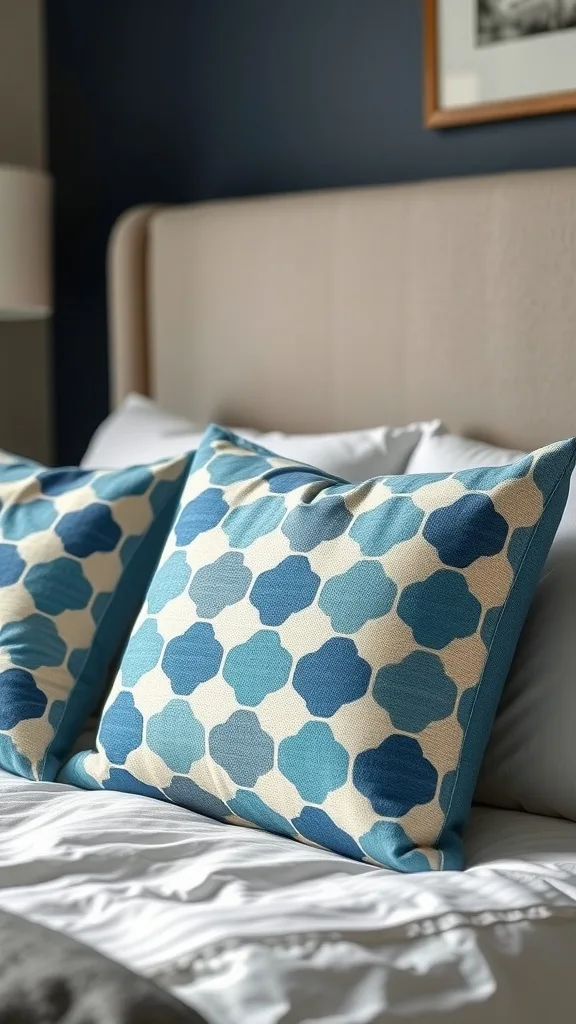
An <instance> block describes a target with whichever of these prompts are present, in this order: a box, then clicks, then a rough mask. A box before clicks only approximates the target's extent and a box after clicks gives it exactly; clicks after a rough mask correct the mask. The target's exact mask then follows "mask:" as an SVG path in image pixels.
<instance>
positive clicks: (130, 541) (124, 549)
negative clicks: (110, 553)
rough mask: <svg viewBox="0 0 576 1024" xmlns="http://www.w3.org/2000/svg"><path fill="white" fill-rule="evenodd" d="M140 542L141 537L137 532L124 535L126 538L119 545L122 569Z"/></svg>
mask: <svg viewBox="0 0 576 1024" xmlns="http://www.w3.org/2000/svg"><path fill="white" fill-rule="evenodd" d="M141 543H142V537H141V536H140V535H138V534H135V535H133V536H130V537H126V540H124V541H122V545H121V547H120V561H121V562H122V568H123V569H125V568H126V566H127V565H128V563H129V562H130V561H131V559H132V558H133V557H134V555H135V554H136V552H137V551H138V548H139V547H140V545H141Z"/></svg>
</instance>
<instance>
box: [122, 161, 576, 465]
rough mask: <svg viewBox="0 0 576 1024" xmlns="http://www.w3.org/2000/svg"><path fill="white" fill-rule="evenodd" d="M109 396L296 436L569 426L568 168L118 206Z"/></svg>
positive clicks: (574, 333) (572, 212) (573, 187)
mask: <svg viewBox="0 0 576 1024" xmlns="http://www.w3.org/2000/svg"><path fill="white" fill-rule="evenodd" d="M109 299H110V303H109V312H110V329H111V366H112V375H113V379H112V384H113V396H114V401H115V403H117V402H118V401H119V400H120V399H121V398H122V396H123V395H124V394H126V393H127V392H128V391H130V390H136V391H140V392H143V393H150V394H153V395H154V396H155V397H157V398H158V400H159V401H160V402H161V403H162V404H163V405H164V406H166V407H168V408H169V409H171V410H172V411H174V412H177V413H181V414H187V415H189V416H190V417H191V418H192V419H194V420H196V421H198V422H204V421H207V420H211V419H215V420H218V421H220V422H224V423H236V424H238V423H240V424H246V425H253V426H257V427H266V428H274V427H276V428H279V429H286V430H291V431H299V430H301V431H307V430H311V431H315V430H324V429H327V430H329V429H347V428H353V427H358V426H363V425H375V424H377V423H383V422H384V423H398V424H400V423H404V422H407V421H409V420H412V419H421V418H427V417H433V416H439V417H441V418H442V419H444V421H445V422H446V423H447V424H448V425H449V426H450V428H451V429H453V430H458V431H459V432H465V433H466V432H467V433H469V434H471V435H474V436H483V437H486V438H488V439H493V440H496V441H499V442H501V443H503V444H510V445H514V446H517V447H526V448H531V447H536V446H538V445H540V444H544V443H547V442H548V441H551V440H553V439H556V438H559V437H562V436H567V435H569V434H573V433H575V432H576V169H574V170H564V171H547V172H538V173H531V174H522V175H500V176H495V177H487V178H475V179H454V180H449V181H443V182H436V183H430V184H418V185H402V186H394V187H379V188H369V189H349V190H343V191H331V192H318V193H312V194H304V195H303V194H298V195H291V196H285V197H284V196H283V197H274V198H263V199H249V200H240V201H238V200H236V201H230V202H219V203H209V204H202V205H197V206H175V207H148V208H140V209H137V210H133V211H130V212H128V213H127V214H126V215H124V217H123V218H122V219H121V220H120V221H119V223H118V225H117V227H116V229H115V231H114V234H113V236H112V240H111V244H110V253H109Z"/></svg>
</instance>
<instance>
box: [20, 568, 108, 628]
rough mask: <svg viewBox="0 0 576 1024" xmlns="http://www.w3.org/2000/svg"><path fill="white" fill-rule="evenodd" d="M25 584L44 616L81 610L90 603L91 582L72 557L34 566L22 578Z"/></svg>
mask: <svg viewBox="0 0 576 1024" xmlns="http://www.w3.org/2000/svg"><path fill="white" fill-rule="evenodd" d="M24 586H25V587H26V590H27V591H28V593H29V594H30V596H31V597H32V599H33V601H34V604H35V605H36V607H37V609H38V611H39V612H45V614H46V615H61V614H62V612H65V611H80V610H81V609H82V608H86V607H87V606H88V605H89V604H90V601H91V599H92V594H93V590H92V584H91V583H90V581H89V580H87V579H86V577H85V575H84V571H83V569H82V566H81V564H80V562H77V561H76V560H75V559H74V558H55V559H54V560H53V561H52V562H39V563H38V564H36V565H33V566H32V568H31V569H30V570H29V571H28V572H27V573H26V575H25V577H24Z"/></svg>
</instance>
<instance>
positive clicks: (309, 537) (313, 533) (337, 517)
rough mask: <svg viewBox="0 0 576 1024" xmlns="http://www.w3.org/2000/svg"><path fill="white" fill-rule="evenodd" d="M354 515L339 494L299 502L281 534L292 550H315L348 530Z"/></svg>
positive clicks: (288, 517)
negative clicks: (303, 502) (324, 542)
mask: <svg viewBox="0 0 576 1024" xmlns="http://www.w3.org/2000/svg"><path fill="white" fill-rule="evenodd" d="M351 522H352V515H351V513H350V512H349V511H348V509H347V508H346V504H345V502H344V498H343V497H341V496H340V495H330V494H328V495H326V496H322V497H321V498H317V499H316V500H315V501H314V502H312V503H311V504H310V505H304V504H302V505H297V506H296V508H293V509H292V511H291V512H289V513H288V515H287V516H286V519H285V520H284V522H283V523H282V533H283V534H284V535H285V536H286V537H287V538H288V540H289V541H290V547H291V548H292V551H312V550H313V549H314V548H316V547H318V545H319V544H322V542H323V541H326V540H334V539H335V538H336V537H340V536H341V535H342V534H343V533H346V530H347V529H348V527H349V525H350V523H351Z"/></svg>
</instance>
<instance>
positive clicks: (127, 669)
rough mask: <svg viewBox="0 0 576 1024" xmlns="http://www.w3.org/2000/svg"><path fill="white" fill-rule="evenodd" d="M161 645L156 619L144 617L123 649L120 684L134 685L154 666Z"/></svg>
mask: <svg viewBox="0 0 576 1024" xmlns="http://www.w3.org/2000/svg"><path fill="white" fill-rule="evenodd" d="M163 647H164V639H163V637H162V636H161V634H160V633H159V632H158V627H157V625H156V619H144V622H143V623H142V625H141V626H139V627H138V629H137V630H136V631H135V632H134V633H132V636H131V637H130V640H129V641H128V646H127V647H126V650H125V651H124V657H123V658H122V664H121V666H120V671H121V673H122V685H123V686H130V687H131V686H136V683H137V682H138V681H139V680H140V679H141V678H142V676H144V675H146V673H147V672H151V671H152V669H153V668H156V665H157V664H158V662H159V661H160V657H161V655H162V649H163Z"/></svg>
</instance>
